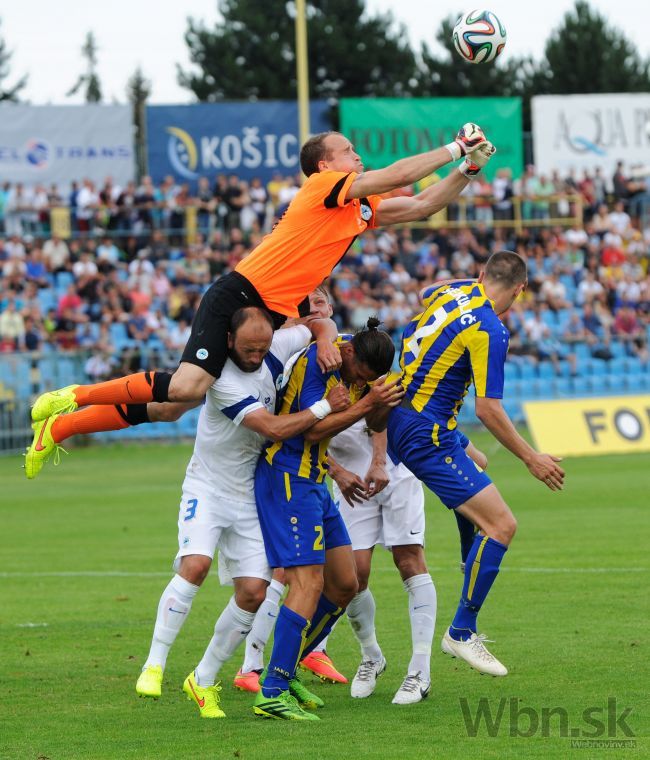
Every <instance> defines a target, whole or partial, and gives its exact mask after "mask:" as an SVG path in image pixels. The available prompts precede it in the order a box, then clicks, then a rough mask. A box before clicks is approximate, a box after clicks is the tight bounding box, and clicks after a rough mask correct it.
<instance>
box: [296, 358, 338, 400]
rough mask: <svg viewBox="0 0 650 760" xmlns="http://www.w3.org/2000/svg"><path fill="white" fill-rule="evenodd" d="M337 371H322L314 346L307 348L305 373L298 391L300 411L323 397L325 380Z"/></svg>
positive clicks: (325, 387)
mask: <svg viewBox="0 0 650 760" xmlns="http://www.w3.org/2000/svg"><path fill="white" fill-rule="evenodd" d="M337 374H338V373H332V372H322V371H321V368H320V367H319V366H318V362H317V361H316V346H312V347H310V348H309V350H308V352H307V363H306V366H305V375H304V377H303V380H302V385H301V387H300V392H299V409H300V410H301V411H302V410H304V409H308V408H309V407H310V406H311V405H312V404H314V403H316V401H320V400H321V399H322V398H325V393H326V392H327V381H328V380H329V378H330V377H331V376H332V375H337Z"/></svg>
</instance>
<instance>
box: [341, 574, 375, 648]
mask: <svg viewBox="0 0 650 760" xmlns="http://www.w3.org/2000/svg"><path fill="white" fill-rule="evenodd" d="M346 612H347V614H348V620H349V621H350V625H351V626H352V630H353V631H354V635H355V637H356V639H357V641H358V642H359V644H360V645H361V657H362V659H364V660H373V662H378V661H379V660H381V657H382V654H381V649H380V648H379V644H378V643H377V635H376V632H375V600H374V597H373V595H372V593H371V591H370V589H369V588H367V589H365V590H364V591H360V592H359V593H358V594H357V595H356V596H355V597H354V599H353V600H352V601H351V602H350V604H349V605H348V608H347V610H346Z"/></svg>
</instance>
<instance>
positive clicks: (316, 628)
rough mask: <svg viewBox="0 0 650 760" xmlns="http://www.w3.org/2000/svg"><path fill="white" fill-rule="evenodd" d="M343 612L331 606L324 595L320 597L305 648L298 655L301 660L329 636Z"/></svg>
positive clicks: (333, 605)
mask: <svg viewBox="0 0 650 760" xmlns="http://www.w3.org/2000/svg"><path fill="white" fill-rule="evenodd" d="M344 612H345V610H344V609H342V608H341V607H337V606H336V605H335V604H332V602H330V600H329V599H328V598H327V597H326V596H325V595H324V594H321V595H320V599H319V600H318V606H317V607H316V612H314V617H313V619H312V621H311V625H310V626H309V629H308V630H307V641H306V643H305V648H304V649H303V652H302V654H301V655H300V659H301V660H302V658H303V657H306V656H307V655H308V654H309V653H310V652H313V650H314V649H316V647H317V646H318V645H319V644H320V643H321V641H322V640H323V639H324V638H326V637H327V636H328V635H329V632H330V631H331V630H332V627H333V626H334V623H336V621H337V620H338V619H339V618H340V617H341V615H342V614H343V613H344Z"/></svg>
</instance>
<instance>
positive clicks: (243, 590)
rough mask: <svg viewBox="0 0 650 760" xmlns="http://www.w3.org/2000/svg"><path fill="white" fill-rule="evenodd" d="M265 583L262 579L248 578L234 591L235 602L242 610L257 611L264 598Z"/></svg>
mask: <svg viewBox="0 0 650 760" xmlns="http://www.w3.org/2000/svg"><path fill="white" fill-rule="evenodd" d="M267 585H268V584H266V583H265V582H264V581H262V580H259V581H257V580H249V582H248V583H245V584H242V585H240V586H238V588H237V589H236V591H235V603H236V604H237V606H238V607H239V608H240V609H242V610H246V611H247V612H257V610H258V609H259V606H260V604H262V602H263V601H264V599H265V598H266V588H267Z"/></svg>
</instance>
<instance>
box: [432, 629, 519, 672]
mask: <svg viewBox="0 0 650 760" xmlns="http://www.w3.org/2000/svg"><path fill="white" fill-rule="evenodd" d="M486 641H490V639H488V638H486V636H485V634H484V633H480V634H476V633H473V634H472V636H471V638H469V639H467V641H456V639H452V637H451V636H450V635H449V628H447V630H446V631H445V635H444V636H443V637H442V644H441V648H442V651H443V652H444V653H445V654H449V655H451V656H452V657H460V658H461V659H462V660H465V662H467V663H469V665H471V666H472V667H473V668H474V670H478V672H479V673H484V674H485V675H488V676H507V675H508V668H506V666H505V665H503V664H502V663H500V662H499V661H498V660H497V658H496V657H495V656H494V655H493V654H491V653H490V652H488V650H487V648H486V646H485V643H484V642H486Z"/></svg>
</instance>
